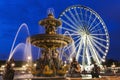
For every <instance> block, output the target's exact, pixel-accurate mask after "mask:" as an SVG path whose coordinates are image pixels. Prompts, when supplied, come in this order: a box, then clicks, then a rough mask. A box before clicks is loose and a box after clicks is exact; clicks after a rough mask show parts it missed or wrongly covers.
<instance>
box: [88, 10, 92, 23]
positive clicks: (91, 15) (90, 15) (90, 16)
mask: <svg viewBox="0 0 120 80" xmlns="http://www.w3.org/2000/svg"><path fill="white" fill-rule="evenodd" d="M91 16H92V13H91V12H90V16H89V20H88V25H90V20H91Z"/></svg>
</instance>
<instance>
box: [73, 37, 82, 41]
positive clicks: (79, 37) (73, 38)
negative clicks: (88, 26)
mask: <svg viewBox="0 0 120 80" xmlns="http://www.w3.org/2000/svg"><path fill="white" fill-rule="evenodd" d="M77 38H81V37H80V36H76V37H73V39H74V40H75V39H77Z"/></svg>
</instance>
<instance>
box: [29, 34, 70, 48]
mask: <svg viewBox="0 0 120 80" xmlns="http://www.w3.org/2000/svg"><path fill="white" fill-rule="evenodd" d="M27 41H28V42H30V43H31V44H32V45H35V46H37V47H41V48H60V47H64V46H67V45H68V44H69V43H71V42H72V39H71V38H70V37H68V36H64V35H60V34H37V35H33V36H31V37H28V38H27Z"/></svg>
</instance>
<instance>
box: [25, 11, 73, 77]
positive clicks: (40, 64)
mask: <svg viewBox="0 0 120 80" xmlns="http://www.w3.org/2000/svg"><path fill="white" fill-rule="evenodd" d="M39 24H40V25H42V26H44V27H45V34H36V35H33V36H30V37H28V38H27V41H28V42H30V43H31V44H32V45H34V46H37V47H39V48H42V51H41V53H42V56H41V57H40V58H39V59H38V60H37V66H36V75H40V76H41V75H42V76H43V75H45V76H46V75H47V76H51V75H57V74H65V73H66V71H65V70H63V68H62V63H61V60H60V59H59V54H60V53H59V52H58V51H57V49H58V48H62V47H65V46H67V45H68V44H70V43H72V38H70V37H68V36H64V35H60V34H57V33H56V29H57V27H58V26H60V25H61V21H60V20H58V19H55V18H54V16H53V14H52V13H49V14H48V17H47V18H45V19H43V20H41V21H39Z"/></svg>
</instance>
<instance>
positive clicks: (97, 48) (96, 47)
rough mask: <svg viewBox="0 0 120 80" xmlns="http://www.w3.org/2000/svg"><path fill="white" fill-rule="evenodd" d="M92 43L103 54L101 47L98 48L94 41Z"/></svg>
mask: <svg viewBox="0 0 120 80" xmlns="http://www.w3.org/2000/svg"><path fill="white" fill-rule="evenodd" d="M92 44H93V45H94V46H95V47H96V48H97V49H98V50H99V51H100V52H101V53H102V54H103V55H105V52H104V51H103V50H102V49H101V48H99V46H98V45H96V43H94V42H93V41H92Z"/></svg>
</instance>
